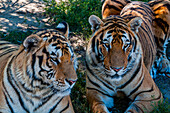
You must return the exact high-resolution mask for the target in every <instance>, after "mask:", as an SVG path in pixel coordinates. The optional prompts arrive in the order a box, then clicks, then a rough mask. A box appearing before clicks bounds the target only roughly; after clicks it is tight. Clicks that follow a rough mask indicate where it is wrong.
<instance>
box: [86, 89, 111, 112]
mask: <svg viewBox="0 0 170 113" xmlns="http://www.w3.org/2000/svg"><path fill="white" fill-rule="evenodd" d="M86 95H87V100H88V102H89V104H90V107H91V110H92V111H93V113H110V112H109V110H108V109H107V106H106V104H110V105H113V98H109V97H107V96H104V95H101V94H100V93H99V92H97V91H95V90H90V89H88V88H87V90H86Z"/></svg>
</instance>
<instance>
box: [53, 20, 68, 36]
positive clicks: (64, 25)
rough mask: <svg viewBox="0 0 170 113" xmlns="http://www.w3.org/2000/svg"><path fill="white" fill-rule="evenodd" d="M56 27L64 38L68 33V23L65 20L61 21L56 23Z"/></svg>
mask: <svg viewBox="0 0 170 113" xmlns="http://www.w3.org/2000/svg"><path fill="white" fill-rule="evenodd" d="M56 29H57V30H58V31H60V32H61V33H62V34H63V35H64V36H65V37H66V38H68V35H69V25H68V23H67V22H61V23H59V24H58V25H57V27H56Z"/></svg>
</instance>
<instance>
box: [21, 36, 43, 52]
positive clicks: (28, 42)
mask: <svg viewBox="0 0 170 113" xmlns="http://www.w3.org/2000/svg"><path fill="white" fill-rule="evenodd" d="M41 41H42V39H41V38H40V37H39V36H37V35H34V34H33V35H30V36H28V37H27V38H26V39H25V40H24V42H23V46H24V47H25V50H26V51H28V52H29V51H34V50H35V48H36V47H38V46H39V45H40V42H41Z"/></svg>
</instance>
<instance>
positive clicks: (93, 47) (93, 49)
mask: <svg viewBox="0 0 170 113" xmlns="http://www.w3.org/2000/svg"><path fill="white" fill-rule="evenodd" d="M95 42H96V36H94V37H93V38H92V51H93V52H95V46H96V45H95Z"/></svg>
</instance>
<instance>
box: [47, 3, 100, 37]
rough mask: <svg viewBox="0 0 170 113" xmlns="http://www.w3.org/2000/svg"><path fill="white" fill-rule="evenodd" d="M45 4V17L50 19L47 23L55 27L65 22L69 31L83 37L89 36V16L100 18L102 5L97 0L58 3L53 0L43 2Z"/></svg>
mask: <svg viewBox="0 0 170 113" xmlns="http://www.w3.org/2000/svg"><path fill="white" fill-rule="evenodd" d="M44 1H45V3H46V8H45V10H46V15H47V16H49V17H50V20H49V22H50V23H51V24H52V25H57V23H59V22H61V21H66V22H68V23H69V25H70V30H71V31H74V32H76V33H79V32H81V33H83V34H84V36H88V35H90V34H91V29H90V28H91V26H90V24H89V22H88V18H89V17H90V15H92V14H94V15H97V16H99V17H101V9H102V8H101V7H102V3H101V2H100V1H99V0H66V1H65V2H63V1H62V0H60V2H59V3H57V2H55V0H51V1H50V0H44Z"/></svg>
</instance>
